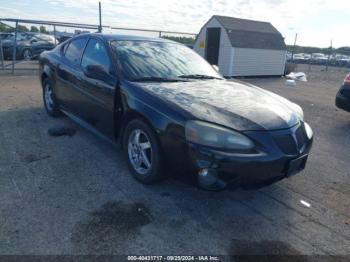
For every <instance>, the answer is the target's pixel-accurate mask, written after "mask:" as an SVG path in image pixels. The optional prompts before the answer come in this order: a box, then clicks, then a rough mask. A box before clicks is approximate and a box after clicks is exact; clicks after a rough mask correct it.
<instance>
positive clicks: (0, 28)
mask: <svg viewBox="0 0 350 262" xmlns="http://www.w3.org/2000/svg"><path fill="white" fill-rule="evenodd" d="M18 31H19V32H34V33H43V34H47V33H49V32H48V31H47V30H46V27H45V26H43V25H41V26H39V27H37V26H34V25H32V26H31V27H30V28H28V27H26V26H25V25H18ZM0 32H6V33H13V32H15V28H14V27H10V26H8V25H5V24H3V23H0Z"/></svg>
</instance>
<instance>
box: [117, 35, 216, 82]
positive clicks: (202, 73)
mask: <svg viewBox="0 0 350 262" xmlns="http://www.w3.org/2000/svg"><path fill="white" fill-rule="evenodd" d="M111 46H112V49H113V50H115V51H116V52H117V57H118V63H119V65H120V66H121V70H122V73H123V75H124V76H125V77H126V79H128V80H130V81H172V80H174V81H183V80H186V79H222V77H221V76H220V74H218V73H217V72H216V71H215V70H214V68H213V67H212V66H211V65H210V64H208V63H207V62H206V61H205V60H204V59H203V58H202V57H200V56H199V55H198V54H196V53H195V52H194V51H192V50H191V49H189V48H188V47H185V46H183V45H181V44H177V43H169V42H158V41H112V42H111Z"/></svg>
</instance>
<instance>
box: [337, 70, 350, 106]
mask: <svg viewBox="0 0 350 262" xmlns="http://www.w3.org/2000/svg"><path fill="white" fill-rule="evenodd" d="M335 105H336V106H337V107H338V108H341V109H343V110H345V111H348V112H350V74H348V75H347V76H346V77H345V80H344V82H343V85H342V86H341V87H340V89H339V91H338V93H337V96H336V99H335Z"/></svg>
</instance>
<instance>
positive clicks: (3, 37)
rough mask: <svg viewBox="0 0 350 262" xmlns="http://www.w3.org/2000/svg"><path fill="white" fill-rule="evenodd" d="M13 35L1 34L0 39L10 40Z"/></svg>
mask: <svg viewBox="0 0 350 262" xmlns="http://www.w3.org/2000/svg"><path fill="white" fill-rule="evenodd" d="M12 35H13V34H12V33H0V39H1V40H5V39H6V38H9V37H10V36H12Z"/></svg>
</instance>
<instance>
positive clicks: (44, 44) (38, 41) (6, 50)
mask: <svg viewBox="0 0 350 262" xmlns="http://www.w3.org/2000/svg"><path fill="white" fill-rule="evenodd" d="M14 46H15V35H14V34H13V35H12V36H10V37H8V38H6V39H5V40H2V48H3V54H4V58H5V59H12V58H13V49H14ZM16 46H17V48H16V59H25V60H30V59H32V58H35V57H37V56H38V55H40V53H41V52H43V51H45V50H51V49H53V48H54V47H55V37H54V36H50V35H47V34H41V33H23V32H21V33H18V34H17V39H16Z"/></svg>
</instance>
